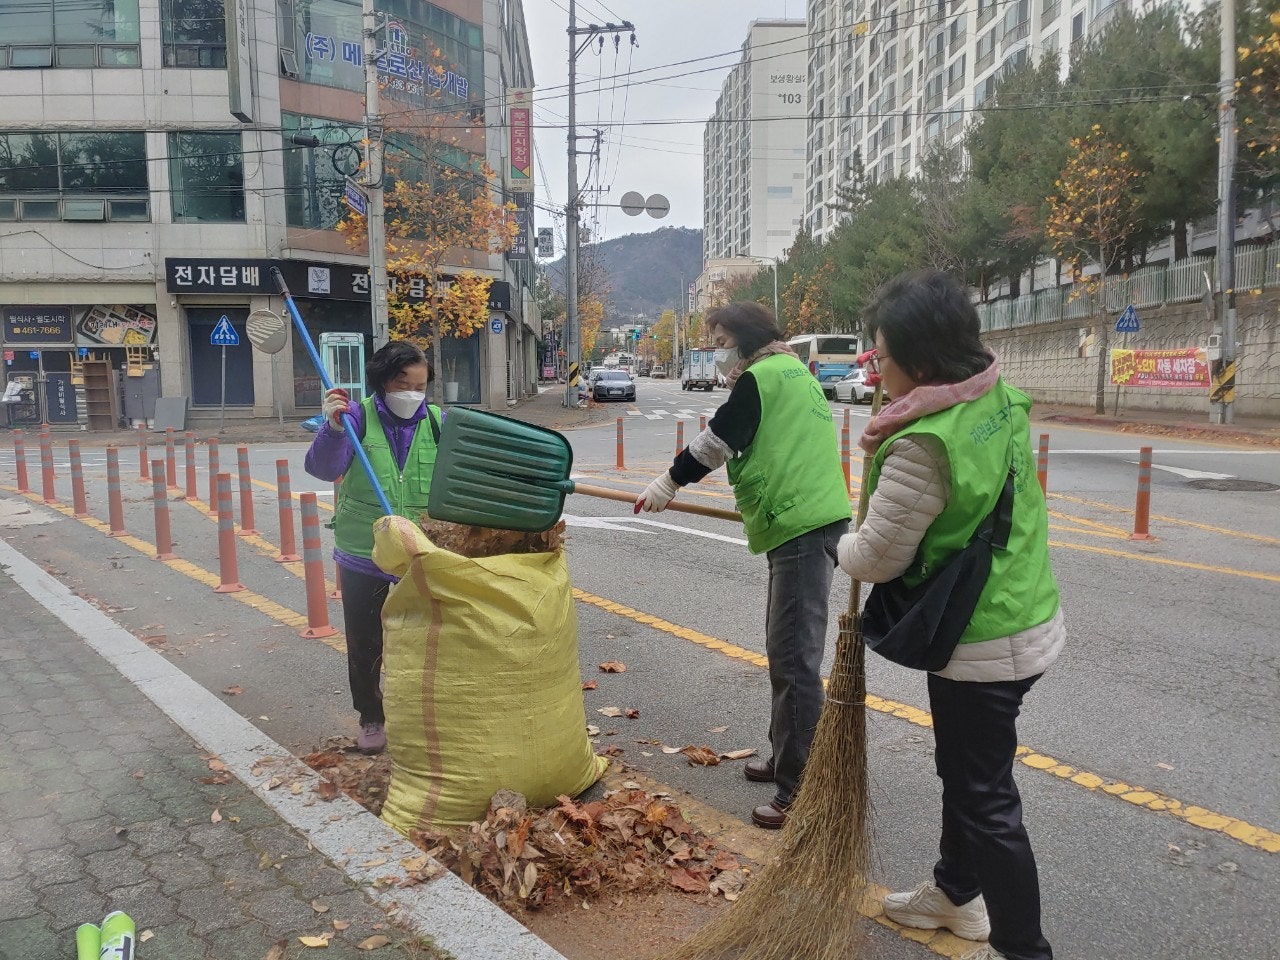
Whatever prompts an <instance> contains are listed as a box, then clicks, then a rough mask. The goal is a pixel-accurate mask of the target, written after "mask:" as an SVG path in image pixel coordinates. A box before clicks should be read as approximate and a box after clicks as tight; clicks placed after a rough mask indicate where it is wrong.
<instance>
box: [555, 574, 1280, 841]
mask: <svg viewBox="0 0 1280 960" xmlns="http://www.w3.org/2000/svg"><path fill="white" fill-rule="evenodd" d="M573 596H574V599H575V600H579V601H581V602H582V603H587V604H590V605H592V606H594V607H599V608H600V609H602V610H605V611H607V612H609V613H614V614H617V615H618V616H620V617H625V618H626V619H628V620H632V621H634V622H635V623H639V624H642V625H643V626H647V627H652V628H653V629H655V630H661V631H662V632H663V633H668V634H671V635H672V636H674V637H679V638H680V639H681V640H688V641H689V642H690V643H695V644H697V645H698V646H700V647H704V648H705V649H707V650H711V651H714V652H715V653H719V654H721V655H723V656H726V657H729V658H731V659H734V660H739V661H741V662H743V663H749V664H751V665H753V666H757V667H761V668H762V669H767V668H768V665H769V660H768V658H767V657H765V656H763V655H762V654H758V653H755V652H754V651H751V650H747V649H746V648H745V647H739V646H737V645H736V644H732V643H728V642H726V641H724V640H719V639H717V638H715V637H712V636H709V635H707V634H705V633H701V632H699V631H697V630H693V629H690V628H689V627H682V626H680V625H679V624H674V623H671V622H669V621H667V620H663V619H662V618H661V617H655V616H653V615H652V614H647V613H644V612H642V611H640V610H635V609H633V608H631V607H628V606H626V605H625V604H621V603H617V602H616V601H613V600H609V599H607V598H605V597H600V596H596V595H595V594H592V593H588V592H586V591H585V590H579V589H577V588H576V587H575V588H574V591H573ZM867 706H868V707H870V708H871V709H872V710H875V711H876V712H878V713H884V714H888V715H890V716H894V717H898V718H899V719H901V720H906V721H907V722H908V723H913V724H915V725H916V726H919V727H929V728H932V727H933V717H932V716H931V715H930V713H929V712H928V711H927V710H921V709H920V708H919V707H913V706H910V705H909V704H905V703H898V702H896V701H894V700H889V699H886V698H884V697H878V696H875V695H874V694H871V693H868V694H867ZM1016 756H1017V760H1018V762H1019V763H1021V764H1022V765H1023V766H1026V767H1030V768H1031V769H1032V770H1039V771H1040V772H1042V773H1048V774H1050V775H1052V776H1054V777H1057V778H1058V779H1059V780H1062V781H1065V782H1067V783H1071V784H1073V785H1075V786H1077V787H1081V788H1083V789H1085V790H1088V791H1090V792H1097V793H1103V794H1107V795H1109V796H1113V797H1115V798H1117V799H1119V800H1123V801H1124V802H1126V803H1128V804H1131V805H1133V806H1135V807H1141V808H1143V809H1146V810H1150V811H1152V812H1153V813H1165V814H1169V815H1171V816H1173V817H1176V818H1177V819H1179V820H1182V821H1184V822H1186V823H1188V824H1190V825H1191V826H1193V827H1199V828H1200V829H1202V830H1209V831H1211V832H1214V833H1220V834H1222V835H1224V836H1227V837H1230V838H1231V839H1233V840H1236V841H1239V842H1240V843H1243V844H1245V845H1246V846H1250V847H1254V848H1255V849H1258V850H1263V851H1265V852H1267V853H1280V833H1277V832H1275V831H1273V830H1268V829H1267V828H1265V827H1259V826H1255V825H1254V824H1251V823H1248V822H1247V821H1244V820H1241V819H1239V818H1237V817H1231V816H1227V815H1226V814H1222V813H1217V812H1215V811H1213V810H1209V809H1207V808H1205V807H1200V806H1196V805H1194V804H1189V803H1184V802H1183V801H1181V800H1176V799H1174V798H1173V797H1170V796H1167V795H1166V794H1163V793H1159V792H1157V791H1155V790H1148V789H1146V788H1144V787H1140V786H1132V785H1130V784H1127V783H1124V782H1123V781H1120V780H1112V779H1109V778H1107V777H1103V776H1100V775H1099V774H1096V773H1090V772H1089V771H1087V770H1081V769H1080V768H1079V767H1073V766H1071V765H1070V764H1066V763H1062V762H1061V761H1059V760H1057V759H1055V758H1054V757H1051V756H1048V755H1047V754H1043V753H1040V752H1038V751H1036V750H1033V749H1032V748H1031V747H1027V746H1021V745H1020V746H1019V747H1018V749H1017V753H1016Z"/></svg>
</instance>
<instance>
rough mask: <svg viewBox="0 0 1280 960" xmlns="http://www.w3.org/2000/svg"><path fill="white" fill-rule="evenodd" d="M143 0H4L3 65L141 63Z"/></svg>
mask: <svg viewBox="0 0 1280 960" xmlns="http://www.w3.org/2000/svg"><path fill="white" fill-rule="evenodd" d="M138 51H139V47H138V0H0V68H5V67H9V68H15V69H17V68H23V67H36V68H39V67H136V66H139V65H140V64H141V62H142V60H141V57H140V55H139V52H138Z"/></svg>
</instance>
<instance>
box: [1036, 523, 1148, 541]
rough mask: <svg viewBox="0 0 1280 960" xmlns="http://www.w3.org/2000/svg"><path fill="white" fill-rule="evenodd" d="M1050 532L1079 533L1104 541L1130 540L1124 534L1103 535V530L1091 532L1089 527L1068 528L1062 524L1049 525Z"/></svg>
mask: <svg viewBox="0 0 1280 960" xmlns="http://www.w3.org/2000/svg"><path fill="white" fill-rule="evenodd" d="M1049 529H1050V530H1057V531H1059V532H1060V533H1078V534H1080V535H1081V536H1085V537H1101V538H1102V539H1104V540H1128V539H1129V538H1128V536H1127V535H1125V534H1122V533H1103V532H1102V531H1101V530H1091V529H1089V528H1088V527H1084V526H1080V527H1075V526H1068V525H1066V524H1062V523H1051V524H1049Z"/></svg>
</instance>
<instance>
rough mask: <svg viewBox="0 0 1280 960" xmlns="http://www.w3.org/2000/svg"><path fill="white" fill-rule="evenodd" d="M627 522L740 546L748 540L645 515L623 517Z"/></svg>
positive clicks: (623, 520)
mask: <svg viewBox="0 0 1280 960" xmlns="http://www.w3.org/2000/svg"><path fill="white" fill-rule="evenodd" d="M621 521H622V522H625V523H640V524H644V525H645V526H646V527H658V528H660V529H662V530H674V531H676V532H677V533H687V534H690V535H692V536H695V537H705V538H706V539H708V540H719V541H720V542H721V543H736V544H739V545H740V546H744V547H745V546H746V545H747V541H745V540H743V539H742V538H741V537H727V536H725V535H724V534H722V533H712V532H711V531H710V530H697V529H695V528H694V527H682V526H680V525H679V524H675V523H663V522H662V521H660V520H646V519H645V518H644V517H622V518H621Z"/></svg>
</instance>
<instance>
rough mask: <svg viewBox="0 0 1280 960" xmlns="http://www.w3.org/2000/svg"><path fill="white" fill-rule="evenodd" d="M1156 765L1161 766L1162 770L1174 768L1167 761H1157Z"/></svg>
mask: <svg viewBox="0 0 1280 960" xmlns="http://www.w3.org/2000/svg"><path fill="white" fill-rule="evenodd" d="M1156 766H1157V767H1159V768H1160V769H1161V770H1172V769H1173V767H1172V765H1170V764H1167V763H1157V764H1156Z"/></svg>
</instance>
